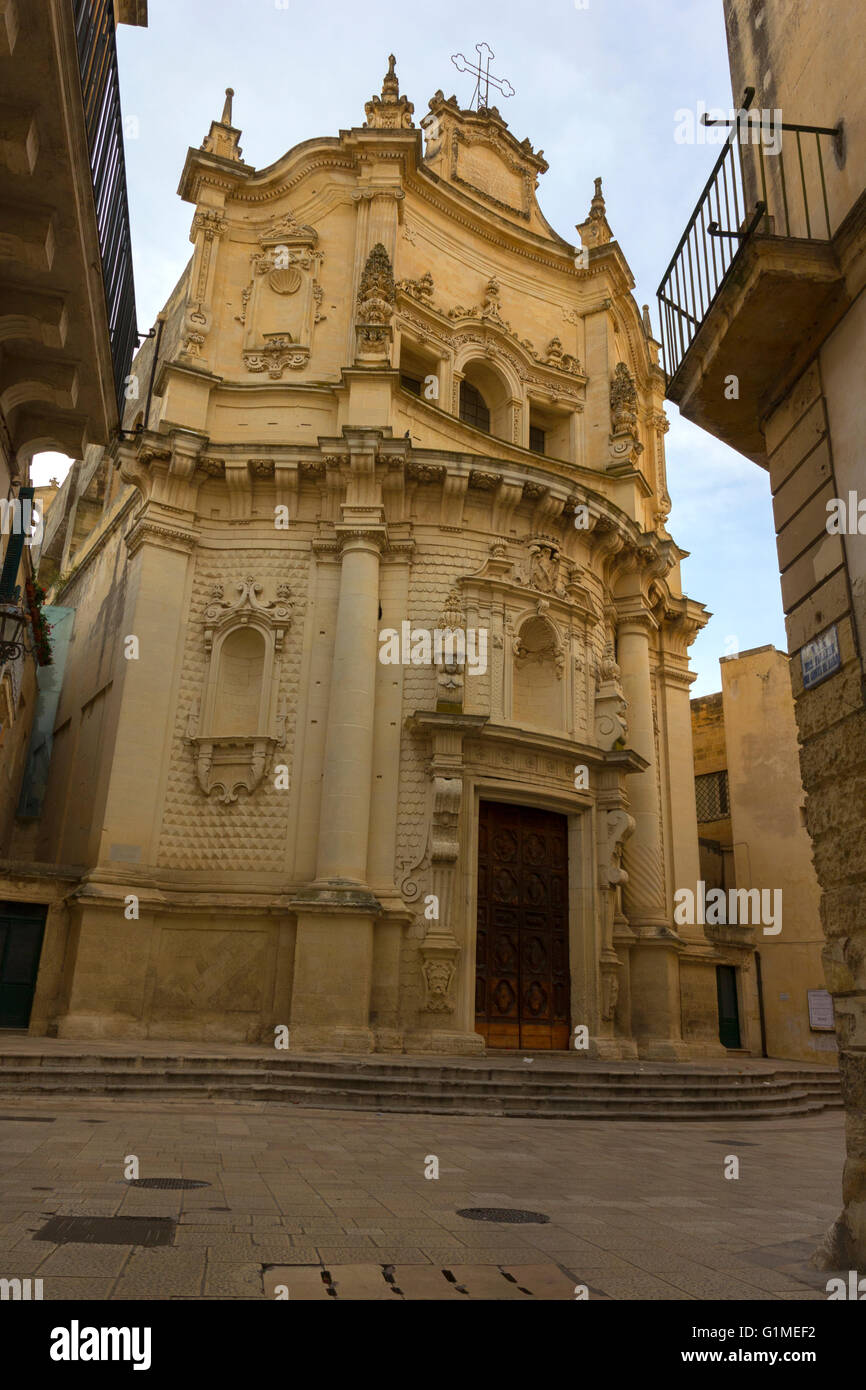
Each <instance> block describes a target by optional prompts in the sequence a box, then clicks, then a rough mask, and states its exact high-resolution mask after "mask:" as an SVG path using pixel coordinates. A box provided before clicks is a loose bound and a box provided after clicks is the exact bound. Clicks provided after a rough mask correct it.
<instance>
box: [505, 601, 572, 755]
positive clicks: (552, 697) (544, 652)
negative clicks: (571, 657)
mask: <svg viewBox="0 0 866 1390" xmlns="http://www.w3.org/2000/svg"><path fill="white" fill-rule="evenodd" d="M513 651H514V675H513V682H514V684H513V691H514V694H513V718H514V719H515V720H517V722H518V723H520V724H530V725H542V726H544V727H545V728H550V729H562V728H563V727H564V724H565V701H564V698H563V681H562V676H563V668H564V663H565V652H564V647H563V644H562V642H561V640H560V638H559V634H558V632H557V631H556V628H555V627H554V625H553V623H551V622H550V621H549V619H548V618H546V617H544V616H542V615H540V614H536V615H535V616H532V617H530V618H528V619H527V620H526V621H525V622H524V623H523V624H522V626H521V628H520V631H519V633H518V634H517V636H516V637H515V638H514V643H513Z"/></svg>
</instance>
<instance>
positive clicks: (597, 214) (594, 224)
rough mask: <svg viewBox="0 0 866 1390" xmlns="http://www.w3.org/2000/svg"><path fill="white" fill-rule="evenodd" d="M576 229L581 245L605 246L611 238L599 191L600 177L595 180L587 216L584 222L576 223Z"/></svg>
mask: <svg viewBox="0 0 866 1390" xmlns="http://www.w3.org/2000/svg"><path fill="white" fill-rule="evenodd" d="M577 231H578V232H579V233H580V240H581V244H582V245H583V246H606V245H607V243H608V242H609V241H611V240H612V239H613V232H612V231H611V229H610V225H609V223H608V220H607V214H606V212H605V203H604V194H603V193H602V191H601V179H600V178H598V179H596V180H595V192H594V193H593V195H592V202H591V203H590V205H589V216H588V217H587V219H586V221H585V222H579V223H578V224H577Z"/></svg>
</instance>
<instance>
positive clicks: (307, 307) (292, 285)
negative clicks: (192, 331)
mask: <svg viewBox="0 0 866 1390" xmlns="http://www.w3.org/2000/svg"><path fill="white" fill-rule="evenodd" d="M317 242H318V233H317V232H316V230H315V228H313V227H307V226H301V225H300V224H299V223H298V222H297V221H296V219H295V218H294V217H292V216H291V214H288V213H287V214H286V215H285V216H284V217H282V218H279V219H278V220H277V221H276V222H274V223H273V224H272V225H271V226H270V227H269V228H268V229H267V230H266V231H264V232H262V233H261V235H260V236H259V249H258V250H256V251H254V252H253V253H252V256H251V258H250V269H251V279H250V282H249V284H248V285H247V287H246V288H245V289H244V291H243V295H242V299H243V312H242V313H241V315H239V317H240V319H241V322H242V323H243V325H244V340H243V360H244V365H245V366H246V368H247V370H248V371H250V372H266V373H267V375H268V376H269V377H270V378H271V379H272V380H279V379H280V378H281V377H282V375H283V372H284V371H285V370H286V368H288V369H289V370H291V371H300V370H302V369H303V368H304V367H306V365H307V363H308V362H309V360H310V351H311V347H312V340H313V325H314V324H315V323H317V322H319V319H320V317H321V315H320V312H319V309H320V305H321V302H322V289H321V286H320V285H319V282H318V278H317V277H318V272H319V267H320V265H321V262H322V252H321V251H319V250H318V249H317V245H316V244H317Z"/></svg>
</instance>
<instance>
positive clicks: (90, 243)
mask: <svg viewBox="0 0 866 1390" xmlns="http://www.w3.org/2000/svg"><path fill="white" fill-rule="evenodd" d="M0 9H2V4H0ZM17 13H18V16H19V20H20V24H19V27H18V28H17V29H16V30H15V31H14V32H13V33H12V34H11V36H10V35H8V34H7V35H5V36H0V86H2V90H3V100H2V106H0V124H2V128H0V417H2V420H3V422H4V423H5V426H6V429H7V430H8V435H9V438H10V439H11V443H12V447H13V449H14V450H15V451H16V452H17V454H18V462H19V464H21V463H24V462H26V459H27V457H28V456H29V455H30V454H31V453H33V452H36V451H38V450H39V449H60V450H61V451H62V452H65V453H69V454H73V455H80V454H81V453H82V452H83V450H84V447H85V446H86V444H87V443H89V442H95V443H101V444H104V443H107V442H108V440H109V439H110V437H111V434H112V432H113V430H114V429H116V427H117V403H116V397H115V385H114V372H113V365H112V359H111V348H110V342H109V331H108V318H107V310H106V304H105V293H104V289H103V281H102V269H101V258H100V248H99V237H98V230H97V223H96V215H95V211H94V204H93V187H92V180H91V171H90V163H89V154H88V146H87V135H86V129H85V124H84V112H83V109H82V100H81V83H80V77H79V71H78V58H77V54H76V48H75V30H74V27H73V22H72V6H71V5H66V4H59V3H51V4H47V3H46V4H44V5H43V4H39V5H37V4H33V3H27V4H26V5H19V6H18V7H17Z"/></svg>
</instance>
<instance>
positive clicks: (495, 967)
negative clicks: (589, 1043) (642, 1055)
mask: <svg viewBox="0 0 866 1390" xmlns="http://www.w3.org/2000/svg"><path fill="white" fill-rule="evenodd" d="M569 1002H570V1001H569V974H568V839H567V822H566V819H565V816H560V815H556V814H555V812H552V811H537V810H535V809H533V808H532V807H528V806H510V805H506V804H504V803H503V804H500V803H498V802H493V801H482V803H481V808H480V818H479V831H478V933H477V944H476V953H475V1030H476V1032H478V1033H480V1034H481V1035H482V1037H484V1038H485V1039H486V1040H487V1046H488V1047H514V1048H525V1047H531V1048H567V1047H568V1045H569V1039H570V1009H569Z"/></svg>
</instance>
